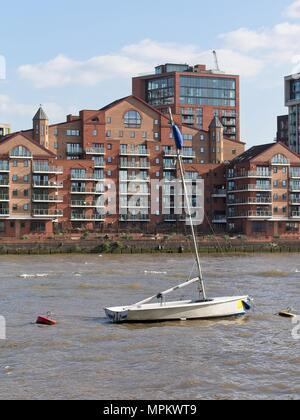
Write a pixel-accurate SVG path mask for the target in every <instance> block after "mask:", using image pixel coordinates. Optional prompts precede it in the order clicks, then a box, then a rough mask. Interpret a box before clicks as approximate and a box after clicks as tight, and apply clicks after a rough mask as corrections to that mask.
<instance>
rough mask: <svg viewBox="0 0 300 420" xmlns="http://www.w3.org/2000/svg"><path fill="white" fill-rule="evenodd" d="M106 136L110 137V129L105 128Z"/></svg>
mask: <svg viewBox="0 0 300 420" xmlns="http://www.w3.org/2000/svg"><path fill="white" fill-rule="evenodd" d="M106 137H108V138H110V137H111V130H107V131H106Z"/></svg>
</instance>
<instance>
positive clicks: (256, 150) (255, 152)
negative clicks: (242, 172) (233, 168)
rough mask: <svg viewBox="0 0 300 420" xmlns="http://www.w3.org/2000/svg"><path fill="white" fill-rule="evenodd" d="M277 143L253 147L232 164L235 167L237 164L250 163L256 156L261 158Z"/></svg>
mask: <svg viewBox="0 0 300 420" xmlns="http://www.w3.org/2000/svg"><path fill="white" fill-rule="evenodd" d="M275 144H276V143H268V144H261V145H259V146H253V147H251V148H250V149H249V150H246V152H244V153H242V154H241V155H240V156H238V157H236V158H235V159H233V161H232V162H231V164H232V165H235V164H237V163H244V162H248V161H249V160H251V159H253V158H255V157H256V156H259V155H260V154H261V153H263V152H265V151H266V150H268V149H270V148H271V147H273V146H274V145H275Z"/></svg>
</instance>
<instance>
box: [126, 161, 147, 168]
mask: <svg viewBox="0 0 300 420" xmlns="http://www.w3.org/2000/svg"><path fill="white" fill-rule="evenodd" d="M120 168H121V169H149V168H150V163H149V162H120Z"/></svg>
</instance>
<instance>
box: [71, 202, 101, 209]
mask: <svg viewBox="0 0 300 420" xmlns="http://www.w3.org/2000/svg"><path fill="white" fill-rule="evenodd" d="M71 207H73V208H101V209H104V208H105V206H100V205H98V203H97V201H91V202H88V201H83V200H73V201H71Z"/></svg>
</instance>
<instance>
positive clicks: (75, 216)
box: [71, 214, 105, 222]
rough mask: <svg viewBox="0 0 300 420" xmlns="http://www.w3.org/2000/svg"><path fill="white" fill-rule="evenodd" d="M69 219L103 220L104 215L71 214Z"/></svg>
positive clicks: (77, 220) (83, 220) (76, 220)
mask: <svg viewBox="0 0 300 420" xmlns="http://www.w3.org/2000/svg"><path fill="white" fill-rule="evenodd" d="M71 220H72V221H73V222H103V221H104V220H105V215H103V214H98V215H95V214H93V215H91V216H88V215H86V214H72V215H71Z"/></svg>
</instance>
